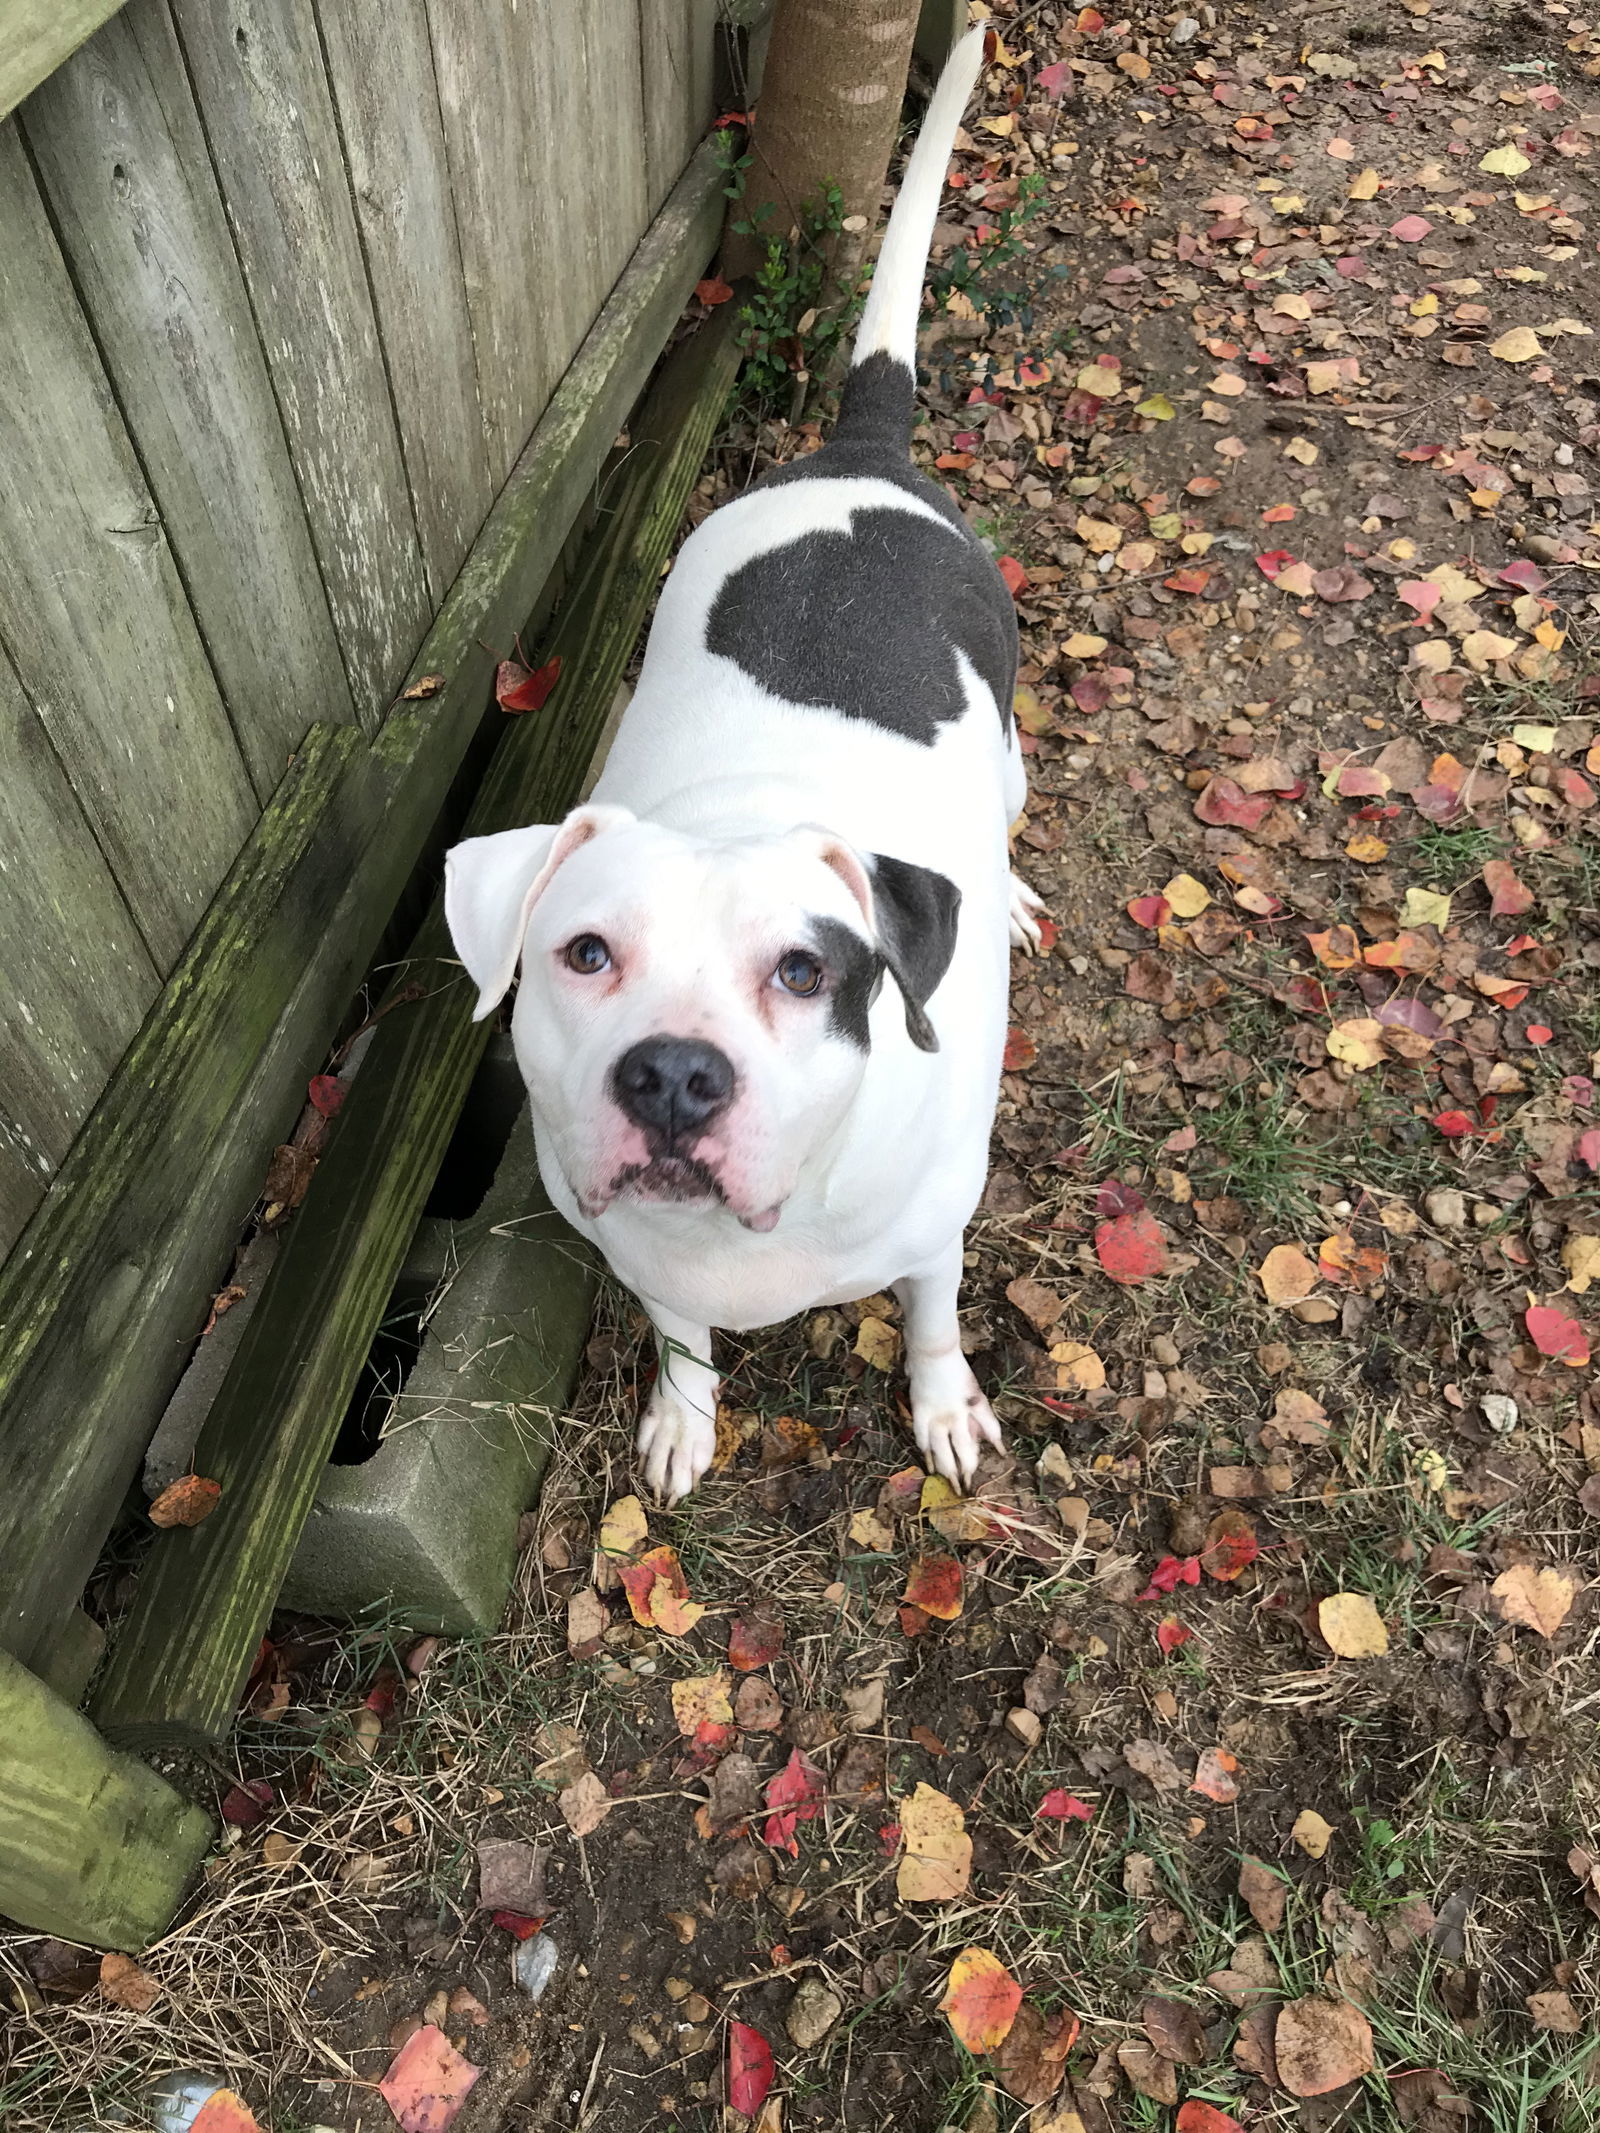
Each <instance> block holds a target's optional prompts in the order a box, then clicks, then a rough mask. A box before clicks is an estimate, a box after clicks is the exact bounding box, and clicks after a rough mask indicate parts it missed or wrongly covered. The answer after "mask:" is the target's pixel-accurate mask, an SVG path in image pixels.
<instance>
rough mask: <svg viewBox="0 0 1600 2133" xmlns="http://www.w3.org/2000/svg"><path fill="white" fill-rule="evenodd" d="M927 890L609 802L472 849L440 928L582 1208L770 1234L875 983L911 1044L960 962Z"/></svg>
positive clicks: (828, 847)
mask: <svg viewBox="0 0 1600 2133" xmlns="http://www.w3.org/2000/svg"><path fill="white" fill-rule="evenodd" d="M960 901H961V896H960V891H959V890H958V889H957V888H956V887H955V884H954V883H953V882H951V881H949V880H947V879H946V878H945V876H944V875H943V874H938V873H935V872H933V871H932V870H931V869H929V868H927V867H919V866H911V865H908V864H907V863H905V862H904V861H901V860H896V859H887V858H881V857H878V856H877V855H875V854H871V853H859V852H857V851H855V850H854V849H853V848H852V847H851V846H850V845H848V844H846V843H844V842H843V841H842V840H841V839H840V838H838V837H834V836H831V835H829V834H828V832H826V831H825V830H820V829H811V828H798V829H793V830H790V831H788V832H787V833H785V834H783V835H767V836H755V837H748V838H738V839H733V840H729V841H726V842H720V843H712V842H706V841H702V840H700V839H696V838H690V837H686V836H682V835H680V834H678V833H677V832H676V831H672V830H665V829H661V828H659V827H657V826H656V825H655V824H653V823H648V822H641V821H639V820H638V819H637V818H636V817H635V816H633V815H631V814H629V813H628V811H627V810H626V809H625V808H620V807H598V806H588V807H580V808H577V809H576V810H575V811H574V812H573V813H572V814H570V815H568V817H567V819H566V820H565V822H562V823H560V824H558V825H554V826H551V825H541V826H538V827H534V828H530V829H519V830H505V831H503V832H502V833H501V834H500V835H498V836H494V837H474V838H470V839H469V840H468V841H467V842H466V843H465V844H458V845H457V846H456V847H455V849H454V850H453V851H452V852H451V853H450V855H449V859H448V861H447V864H446V876H445V913H446V917H447V918H448V920H449V925H450V934H451V938H452V940H453V941H454V942H455V946H456V952H457V953H458V954H459V956H460V957H461V960H462V962H463V963H464V964H465V965H466V968H467V971H468V973H469V975H470V976H471V977H472V979H473V980H474V982H475V983H476V984H477V986H478V989H479V990H478V1005H477V1018H479V1019H481V1018H482V1017H483V1016H484V1015H487V1014H489V1013H490V1012H491V1011H492V1010H493V1009H494V1007H495V1006H496V1005H497V1004H498V1002H499V1001H500V1000H501V999H502V998H503V997H504V995H505V993H506V992H507V990H508V989H509V987H510V985H511V982H512V979H513V978H514V977H515V976H516V973H517V967H518V963H519V962H520V964H521V969H522V982H521V987H520V990H519V992H518V996H517V1001H516V1006H515V1009H514V1011H513V1014H512V1022H511V1028H512V1035H513V1038H514V1040H515V1043H516V1048H517V1058H518V1061H519V1063H520V1064H521V1067H522V1072H523V1077H524V1079H525V1080H526V1081H527V1084H528V1090H529V1095H530V1097H531V1099H532V1103H533V1108H534V1111H535V1114H536V1116H537V1117H538V1119H539V1121H540V1123H541V1125H542V1126H543V1127H544V1128H545V1131H546V1133H547V1135H548V1137H549V1139H550V1141H551V1143H552V1144H553V1146H554V1148H555V1150H556V1153H557V1157H558V1160H559V1161H560V1164H561V1167H562V1171H563V1173H564V1175H565V1177H566V1180H567V1183H568V1185H569V1186H570V1188H571V1190H572V1193H573V1196H574V1198H575V1199H576V1200H577V1202H578V1205H579V1207H580V1208H581V1209H582V1211H583V1212H584V1214H586V1215H588V1216H590V1217H594V1216H597V1215H599V1214H601V1213H603V1212H604V1210H605V1209H606V1208H607V1207H609V1206H610V1205H611V1203H612V1201H613V1200H615V1199H616V1198H617V1197H618V1196H619V1195H627V1196H628V1197H630V1198H632V1199H635V1200H666V1201H679V1202H683V1201H692V1202H699V1203H701V1204H705V1203H721V1204H722V1205H724V1206H726V1207H727V1208H728V1209H729V1211H730V1212H731V1213H732V1214H734V1215H736V1216H737V1217H738V1219H739V1220H740V1221H741V1222H742V1223H744V1224H745V1226H746V1227H747V1228H749V1229H753V1230H770V1229H772V1228H773V1227H774V1226H775V1225H776V1223H777V1221H778V1217H779V1215H780V1213H781V1212H782V1208H783V1203H784V1201H785V1200H786V1199H787V1198H788V1197H789V1195H790V1193H791V1192H792V1191H793V1190H794V1187H795V1182H796V1180H797V1178H798V1176H799V1174H800V1172H801V1170H802V1169H803V1168H804V1167H805V1165H806V1163H807V1161H808V1159H809V1158H811V1157H812V1156H813V1155H815V1154H817V1153H818V1152H820V1151H821V1150H822V1148H823V1147H824V1146H825V1145H826V1143H827V1141H828V1139H829V1137H830V1136H831V1135H832V1134H834V1133H835V1132H836V1131H837V1129H838V1127H839V1125H840V1124H841V1122H842V1120H843V1119H844V1117H845V1115H846V1113H847V1112H848V1110H849V1107H850V1104H851V1101H852V1099H853V1098H854V1096H855V1094H856V1091H857V1089H858V1088H859V1086H860V1083H861V1078H862V1074H863V1072H864V1071H865V1068H866V1064H867V1059H868V1050H869V1045H870V1042H871V1037H870V1032H869V1025H868V1010H869V1008H870V1006H871V1004H872V1002H873V1000H874V999H875V997H876V995H877V992H878V988H879V986H880V984H881V983H882V980H883V977H884V974H885V972H887V973H888V975H889V976H890V977H891V978H892V979H893V981H894V983H895V984H896V985H897V986H898V988H899V990H900V993H901V996H902V998H903V1000H904V1005H905V1027H906V1033H907V1035H908V1037H909V1039H910V1041H911V1043H912V1044H913V1045H915V1046H917V1047H919V1048H920V1049H921V1050H923V1051H937V1049H938V1038H937V1037H936V1036H935V1034H934V1031H933V1026H932V1024H931V1023H930V1022H929V1020H928V1016H927V1012H926V1008H927V1002H928V999H929V997H930V995H931V994H932V993H933V991H934V989H935V987H936V986H937V985H938V983H939V981H940V979H941V978H942V977H943V976H944V973H945V970H946V968H947V967H948V965H949V962H950V957H951V954H952V952H953V950H954V947H955V933H956V917H957V911H958V908H959V905H960Z"/></svg>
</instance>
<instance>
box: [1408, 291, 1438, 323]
mask: <svg viewBox="0 0 1600 2133" xmlns="http://www.w3.org/2000/svg"><path fill="white" fill-rule="evenodd" d="M1438 308H1439V299H1438V297H1436V296H1435V295H1434V293H1433V291H1432V290H1431V289H1429V290H1428V291H1427V292H1426V294H1425V295H1422V296H1419V297H1418V298H1417V299H1416V300H1415V302H1414V303H1413V304H1412V306H1411V316H1412V317H1413V318H1432V317H1433V315H1434V313H1435V312H1436V311H1437V310H1438Z"/></svg>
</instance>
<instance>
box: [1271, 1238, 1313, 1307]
mask: <svg viewBox="0 0 1600 2133" xmlns="http://www.w3.org/2000/svg"><path fill="white" fill-rule="evenodd" d="M1256 1271H1257V1275H1258V1278H1259V1280H1260V1282H1261V1286H1262V1289H1263V1290H1264V1291H1265V1292H1266V1298H1267V1301H1268V1303H1273V1304H1289V1303H1299V1302H1300V1300H1301V1298H1302V1297H1305V1296H1309V1295H1310V1294H1311V1291H1312V1290H1313V1289H1314V1288H1315V1287H1316V1285H1317V1280H1318V1275H1317V1269H1316V1267H1315V1265H1314V1264H1313V1263H1312V1261H1311V1260H1309V1259H1308V1258H1307V1257H1306V1255H1305V1253H1304V1252H1303V1251H1301V1250H1300V1248H1299V1246H1298V1245H1295V1244H1275V1245H1274V1246H1273V1247H1272V1250H1271V1251H1270V1252H1268V1254H1267V1256H1266V1258H1265V1259H1263V1260H1262V1262H1261V1265H1260V1266H1259V1267H1258V1268H1257V1270H1256Z"/></svg>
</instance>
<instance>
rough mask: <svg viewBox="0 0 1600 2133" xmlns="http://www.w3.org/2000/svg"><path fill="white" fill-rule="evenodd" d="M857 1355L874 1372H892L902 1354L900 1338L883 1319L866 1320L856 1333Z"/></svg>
mask: <svg viewBox="0 0 1600 2133" xmlns="http://www.w3.org/2000/svg"><path fill="white" fill-rule="evenodd" d="M855 1352H856V1354H857V1355H859V1356H860V1358H861V1360H862V1361H863V1362H864V1363H869V1364H870V1365H871V1366H872V1368H873V1369H874V1370H892V1369H893V1368H894V1366H895V1362H896V1359H897V1358H898V1356H899V1354H900V1336H899V1334H898V1333H896V1331H895V1330H894V1328H893V1326H891V1325H889V1324H888V1323H887V1322H886V1321H885V1320H883V1319H881V1318H864V1319H863V1320H862V1321H861V1324H860V1326H859V1327H858V1329H857V1331H856V1350H855Z"/></svg>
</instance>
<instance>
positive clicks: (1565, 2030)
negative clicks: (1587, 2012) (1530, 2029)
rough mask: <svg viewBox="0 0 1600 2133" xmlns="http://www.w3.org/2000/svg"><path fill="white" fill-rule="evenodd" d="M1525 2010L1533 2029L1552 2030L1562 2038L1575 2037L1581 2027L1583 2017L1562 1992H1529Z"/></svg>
mask: <svg viewBox="0 0 1600 2133" xmlns="http://www.w3.org/2000/svg"><path fill="white" fill-rule="evenodd" d="M1527 2008H1528V2012H1529V2014H1530V2015H1532V2017H1533V2026H1534V2028H1535V2029H1554V2030H1557V2031H1559V2032H1560V2034H1561V2035H1562V2036H1566V2037H1575V2036H1576V2035H1577V2034H1578V2032H1579V2030H1581V2029H1582V2027H1583V2016H1582V2015H1581V2014H1579V2012H1578V2010H1577V2008H1576V2007H1574V2006H1573V2004H1572V2002H1571V2000H1570V1999H1569V1998H1568V1997H1567V1995H1566V1994H1565V1993H1564V1992H1530V1993H1529V1994H1528V1999H1527Z"/></svg>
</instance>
